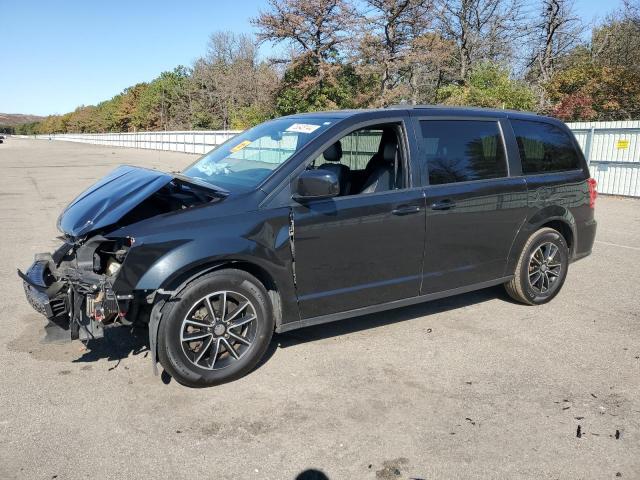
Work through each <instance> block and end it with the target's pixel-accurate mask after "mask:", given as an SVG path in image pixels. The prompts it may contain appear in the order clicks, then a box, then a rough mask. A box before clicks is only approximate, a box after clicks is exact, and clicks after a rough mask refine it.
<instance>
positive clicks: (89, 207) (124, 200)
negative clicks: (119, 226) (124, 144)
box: [58, 165, 215, 237]
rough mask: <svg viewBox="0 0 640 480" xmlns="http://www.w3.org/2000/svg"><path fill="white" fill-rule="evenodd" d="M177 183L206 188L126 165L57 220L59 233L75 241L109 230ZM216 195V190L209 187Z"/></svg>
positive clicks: (100, 183)
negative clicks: (92, 232) (90, 234)
mask: <svg viewBox="0 0 640 480" xmlns="http://www.w3.org/2000/svg"><path fill="white" fill-rule="evenodd" d="M174 179H179V180H180V181H182V182H190V183H193V184H194V185H195V186H197V187H199V188H203V187H204V186H203V184H202V182H198V181H197V180H195V179H193V180H191V179H189V178H188V177H184V176H182V175H179V174H169V173H164V172H160V171H156V170H150V169H147V168H140V167H132V166H129V165H123V166H120V167H118V168H116V169H115V170H114V171H113V172H111V173H110V174H109V175H107V176H106V177H104V178H102V179H101V180H100V181H98V182H97V183H95V184H94V185H92V186H91V187H89V188H88V189H87V190H85V191H84V192H83V193H81V194H80V195H79V196H78V197H77V198H76V199H75V200H74V201H73V202H71V203H70V204H69V206H67V208H65V210H64V211H63V212H62V213H61V214H60V217H59V218H58V229H59V230H60V231H61V232H63V233H65V234H67V235H70V236H72V237H80V236H83V235H85V234H87V233H89V232H91V231H92V230H96V229H100V228H104V227H108V226H110V225H113V224H115V223H117V222H118V221H119V220H120V219H121V218H122V217H124V216H125V215H126V214H127V213H129V212H130V211H131V210H132V209H134V208H135V207H137V206H138V205H139V204H140V203H142V202H143V201H144V200H146V199H147V198H149V197H150V196H151V195H153V194H154V193H156V192H157V191H158V190H160V189H161V188H163V187H164V186H165V185H168V184H169V183H170V182H172V181H173V180H174ZM210 188H211V189H212V190H214V191H215V189H214V187H213V186H211V187H210Z"/></svg>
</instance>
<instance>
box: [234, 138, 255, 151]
mask: <svg viewBox="0 0 640 480" xmlns="http://www.w3.org/2000/svg"><path fill="white" fill-rule="evenodd" d="M250 143H251V141H250V140H245V141H244V142H240V143H239V144H238V145H236V146H235V147H233V148H232V149H231V153H236V152H239V151H240V150H242V149H243V148H244V147H246V146H247V145H249V144H250Z"/></svg>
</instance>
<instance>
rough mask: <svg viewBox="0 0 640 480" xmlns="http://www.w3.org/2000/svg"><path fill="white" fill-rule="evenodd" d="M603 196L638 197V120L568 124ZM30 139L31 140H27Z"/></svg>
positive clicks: (220, 134)
mask: <svg viewBox="0 0 640 480" xmlns="http://www.w3.org/2000/svg"><path fill="white" fill-rule="evenodd" d="M568 125H569V128H571V130H572V131H573V133H574V135H575V136H576V139H577V140H578V143H579V144H580V147H581V148H582V150H583V152H584V154H585V157H586V158H587V162H588V163H589V168H590V170H591V175H592V176H593V177H594V178H595V179H596V180H597V181H598V191H599V192H600V193H603V194H611V195H624V196H632V197H640V121H637V120H634V121H618V122H580V123H569V124H568ZM238 133H240V131H238V130H227V131H178V132H135V133H133V132H132V133H78V134H74V133H67V134H55V135H53V134H52V135H36V136H35V138H43V139H51V140H63V141H68V142H79V143H91V144H96V145H108V146H113V147H125V148H148V149H155V150H167V151H173V152H184V153H195V154H203V153H206V152H208V151H209V150H211V149H213V148H215V147H216V146H218V145H220V144H221V143H223V142H225V141H227V140H228V139H229V138H231V137H233V136H235V135H237V134H238ZM29 138H33V137H29Z"/></svg>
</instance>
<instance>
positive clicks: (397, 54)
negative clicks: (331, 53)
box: [356, 0, 432, 106]
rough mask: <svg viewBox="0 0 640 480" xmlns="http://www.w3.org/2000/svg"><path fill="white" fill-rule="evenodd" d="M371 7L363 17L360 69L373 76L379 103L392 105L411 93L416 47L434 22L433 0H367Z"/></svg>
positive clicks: (368, 6)
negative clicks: (410, 80)
mask: <svg viewBox="0 0 640 480" xmlns="http://www.w3.org/2000/svg"><path fill="white" fill-rule="evenodd" d="M365 4H366V6H367V8H368V11H367V12H366V13H364V14H363V15H362V16H361V18H360V24H361V28H362V34H361V38H362V39H361V40H360V42H359V45H357V47H356V52H357V58H358V59H359V60H360V61H359V63H360V71H361V72H362V73H364V75H368V76H373V77H374V78H375V79H376V80H377V83H378V88H377V89H376V90H374V91H372V92H371V93H372V97H373V99H372V100H373V101H372V102H371V103H373V104H374V105H376V106H383V105H389V104H392V103H396V102H398V101H399V100H401V99H406V97H407V96H411V98H412V100H414V101H415V99H416V96H415V95H412V94H411V85H410V82H409V79H410V78H412V77H414V70H416V69H417V68H418V64H419V63H418V62H417V61H416V60H417V58H416V56H415V54H413V49H414V48H416V47H418V45H417V44H416V41H417V39H419V38H421V36H422V35H425V34H426V33H427V29H428V27H429V26H430V25H431V6H432V2H431V0H366V2H365Z"/></svg>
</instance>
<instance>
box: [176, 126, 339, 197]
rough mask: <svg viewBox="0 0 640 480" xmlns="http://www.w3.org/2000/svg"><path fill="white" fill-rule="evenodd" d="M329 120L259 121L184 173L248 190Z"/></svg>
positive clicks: (232, 187)
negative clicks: (260, 122) (256, 124)
mask: <svg viewBox="0 0 640 480" xmlns="http://www.w3.org/2000/svg"><path fill="white" fill-rule="evenodd" d="M331 123H332V122H331V121H327V119H326V118H323V119H318V118H311V117H304V118H298V119H293V118H281V119H278V120H272V121H270V122H266V123H262V124H260V125H258V126H256V127H254V128H252V129H250V130H247V131H246V132H243V133H241V134H239V135H237V136H235V137H233V138H232V139H230V140H228V141H226V142H225V143H223V144H222V145H220V146H219V147H217V148H215V149H213V150H212V151H210V152H209V153H207V154H206V155H204V156H203V157H201V158H200V159H199V160H198V161H197V162H196V163H194V164H193V165H191V166H190V167H187V169H186V170H185V171H184V174H185V175H186V176H188V177H192V178H199V179H201V180H204V181H205V182H207V183H211V184H213V185H219V186H220V187H222V188H225V189H227V190H230V191H232V192H233V191H248V190H251V189H253V188H255V187H256V186H258V185H259V184H260V183H261V182H262V181H263V180H264V179H265V178H267V177H268V176H269V174H270V173H271V172H272V171H274V170H275V169H276V168H278V167H279V166H280V165H282V164H283V163H284V162H286V161H287V159H288V158H289V157H291V155H293V154H294V153H295V152H297V151H298V150H300V149H301V148H302V147H303V146H304V145H305V144H307V143H308V142H309V141H310V140H311V139H313V138H315V137H316V136H317V135H318V134H320V133H321V132H323V131H324V130H326V129H327V128H328V127H329V126H330V125H331Z"/></svg>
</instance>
